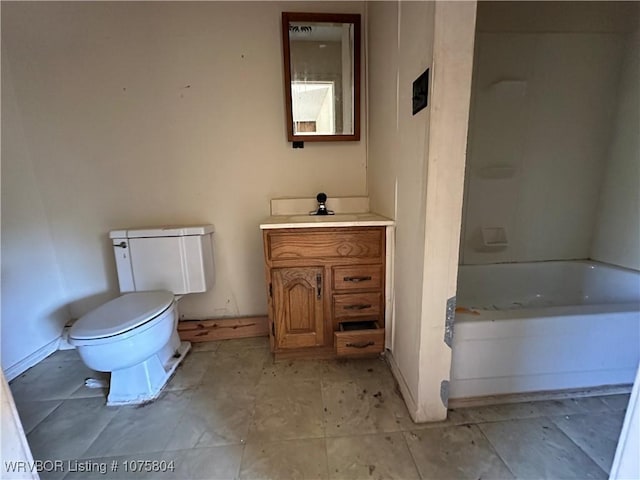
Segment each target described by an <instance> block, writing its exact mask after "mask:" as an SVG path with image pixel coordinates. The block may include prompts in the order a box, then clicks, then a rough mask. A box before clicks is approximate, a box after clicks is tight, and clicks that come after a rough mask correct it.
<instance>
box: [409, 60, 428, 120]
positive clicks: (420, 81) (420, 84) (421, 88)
mask: <svg viewBox="0 0 640 480" xmlns="http://www.w3.org/2000/svg"><path fill="white" fill-rule="evenodd" d="M412 99H413V114H414V115H415V114H416V113H418V112H419V111H420V110H422V109H423V108H424V107H426V106H427V105H428V104H429V69H428V68H427V69H426V70H425V71H424V72H423V73H422V75H420V76H419V77H418V78H416V79H415V81H414V82H413V97H412Z"/></svg>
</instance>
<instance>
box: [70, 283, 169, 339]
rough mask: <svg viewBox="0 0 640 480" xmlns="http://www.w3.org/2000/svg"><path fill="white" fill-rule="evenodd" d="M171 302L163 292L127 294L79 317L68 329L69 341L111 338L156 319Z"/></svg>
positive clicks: (167, 294) (165, 292)
mask: <svg viewBox="0 0 640 480" xmlns="http://www.w3.org/2000/svg"><path fill="white" fill-rule="evenodd" d="M172 303H173V294H172V293H171V292H168V291H166V290H155V291H149V292H134V293H127V294H125V295H122V296H120V297H118V298H115V299H113V300H111V301H109V302H107V303H105V304H103V305H101V306H99V307H98V308H96V309H95V310H92V311H91V312H89V313H87V314H86V315H83V316H82V317H80V318H79V319H78V320H77V321H76V322H75V323H74V324H73V326H72V327H71V329H70V330H69V338H72V339H77V340H91V339H96V338H105V337H111V336H113V335H118V334H120V333H124V332H126V331H128V330H131V329H133V328H136V327H138V326H140V325H142V324H143V323H146V322H148V321H149V320H151V319H153V318H155V317H157V316H158V315H159V314H161V313H162V312H164V311H165V310H167V308H169V307H170V306H171V304H172Z"/></svg>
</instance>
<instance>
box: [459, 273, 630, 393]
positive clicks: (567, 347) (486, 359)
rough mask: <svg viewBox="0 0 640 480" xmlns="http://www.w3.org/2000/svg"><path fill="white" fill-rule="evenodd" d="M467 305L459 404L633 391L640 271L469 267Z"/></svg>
mask: <svg viewBox="0 0 640 480" xmlns="http://www.w3.org/2000/svg"><path fill="white" fill-rule="evenodd" d="M457 306H458V308H457V313H456V317H455V324H454V336H453V360H452V368H451V383H450V397H451V398H466V397H476V396H484V395H496V394H508V393H521V392H534V391H546V390H564V389H575V388H591V387H598V386H603V385H620V384H631V383H633V379H634V377H635V372H636V369H637V367H638V361H639V359H640V272H636V271H633V270H626V269H622V268H617V267H613V266H609V265H606V264H602V263H598V262H589V261H573V262H538V263H519V264H497V265H461V266H460V270H459V274H458V293H457ZM464 309H468V311H467V312H465V311H464Z"/></svg>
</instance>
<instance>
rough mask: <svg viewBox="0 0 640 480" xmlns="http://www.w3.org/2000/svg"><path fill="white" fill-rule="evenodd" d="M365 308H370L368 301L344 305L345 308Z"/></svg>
mask: <svg viewBox="0 0 640 480" xmlns="http://www.w3.org/2000/svg"><path fill="white" fill-rule="evenodd" d="M367 308H371V304H370V303H357V304H355V305H345V306H344V309H345V310H366V309H367Z"/></svg>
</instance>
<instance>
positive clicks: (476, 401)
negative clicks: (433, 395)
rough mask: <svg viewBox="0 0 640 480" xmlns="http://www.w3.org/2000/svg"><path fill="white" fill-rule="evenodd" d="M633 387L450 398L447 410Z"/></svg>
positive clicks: (625, 390) (609, 392)
mask: <svg viewBox="0 0 640 480" xmlns="http://www.w3.org/2000/svg"><path fill="white" fill-rule="evenodd" d="M632 386H633V385H631V384H624V385H603V386H600V387H593V388H567V389H564V390H544V391H538V392H524V393H507V394H502V395H485V396H481V397H467V398H450V399H449V408H464V407H483V406H486V405H500V404H504V403H520V402H536V401H542V400H563V399H565V398H581V397H598V396H602V395H616V394H624V393H629V392H631V388H632Z"/></svg>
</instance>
